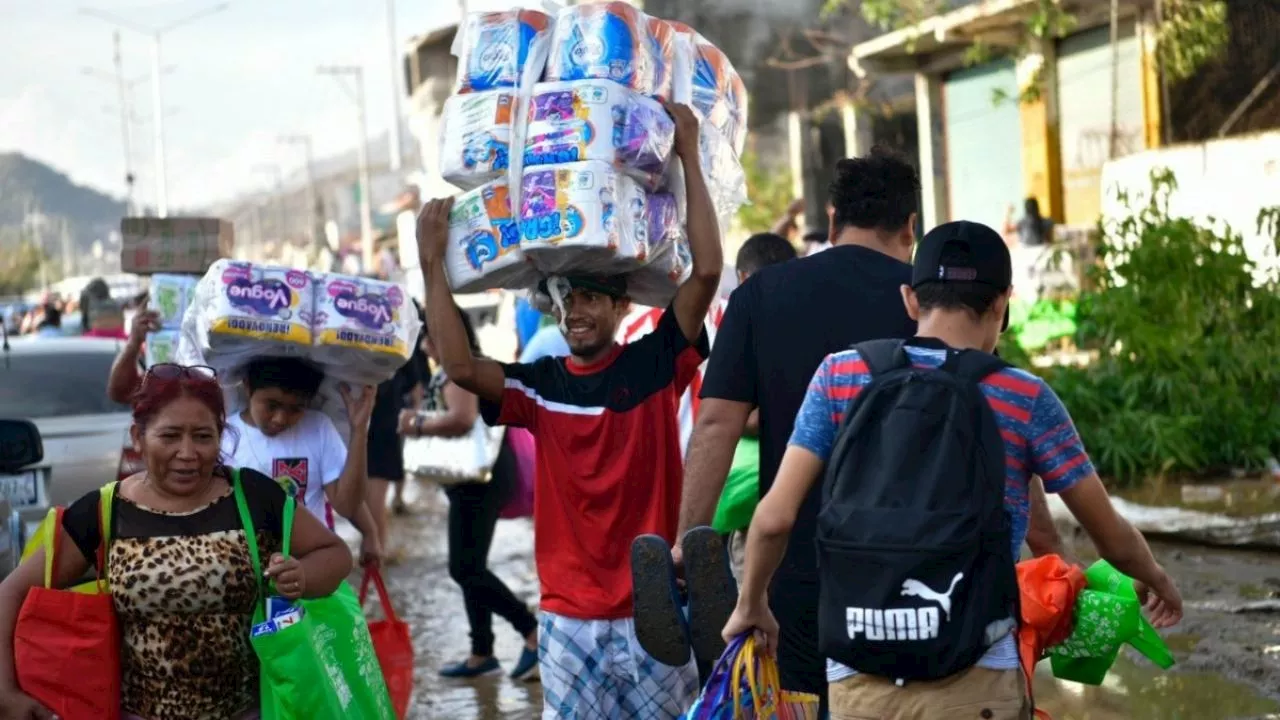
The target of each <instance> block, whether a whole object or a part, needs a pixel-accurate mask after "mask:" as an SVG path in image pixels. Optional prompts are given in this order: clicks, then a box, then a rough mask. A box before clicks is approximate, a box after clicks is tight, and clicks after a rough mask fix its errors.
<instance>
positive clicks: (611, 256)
mask: <svg viewBox="0 0 1280 720" xmlns="http://www.w3.org/2000/svg"><path fill="white" fill-rule="evenodd" d="M647 201H648V192H647V191H646V190H645V189H644V188H643V187H642V186H641V185H640V184H639V183H638V182H636V181H635V180H633V179H632V178H630V177H628V176H626V175H623V174H621V173H619V172H618V171H616V170H614V169H613V167H611V166H610V165H608V164H606V163H602V162H595V161H591V162H580V163H567V164H564V165H555V166H544V167H533V168H529V169H528V170H526V171H525V175H524V201H523V203H522V205H521V207H520V235H521V248H522V249H523V250H524V252H525V253H526V254H527V255H528V256H529V258H530V259H532V260H533V263H534V265H536V266H537V267H538V269H539V270H541V271H542V272H544V273H554V274H566V273H570V272H581V273H618V272H626V271H627V270H630V269H635V268H637V267H639V266H640V265H642V264H643V263H644V260H645V258H646V257H647V255H648V249H649V223H648V216H647V212H646V211H647V207H648V202H647Z"/></svg>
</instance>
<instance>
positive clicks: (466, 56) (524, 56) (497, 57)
mask: <svg viewBox="0 0 1280 720" xmlns="http://www.w3.org/2000/svg"><path fill="white" fill-rule="evenodd" d="M550 25H551V18H550V16H548V15H547V14H546V13H542V12H538V11H537V10H506V11H502V12H487V13H470V14H468V15H467V17H466V20H465V22H464V23H463V26H462V28H460V30H459V32H458V34H457V36H456V39H455V41H454V47H453V54H454V55H456V56H458V82H457V91H458V93H473V92H484V91H486V90H499V89H504V88H520V87H527V86H528V85H530V84H532V83H533V82H536V81H537V79H538V78H539V77H540V76H541V75H542V69H543V66H544V65H545V63H546V58H547V52H548V41H549V40H550V36H551V32H550Z"/></svg>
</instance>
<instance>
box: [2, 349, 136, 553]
mask: <svg viewBox="0 0 1280 720" xmlns="http://www.w3.org/2000/svg"><path fill="white" fill-rule="evenodd" d="M120 345H121V343H120V342H119V341H115V340H106V339H101V338H82V337H77V338H70V337H66V338H64V337H22V338H13V339H11V340H10V342H9V348H8V350H7V351H5V350H0V412H2V413H3V414H4V416H5V417H9V418H21V419H26V420H31V421H32V422H33V423H35V425H36V428H37V429H38V430H39V431H40V435H41V437H42V438H43V444H44V458H43V460H41V461H40V462H39V463H37V464H35V465H34V466H32V468H29V470H32V471H34V472H28V473H26V474H24V475H22V476H20V478H18V479H12V480H7V481H5V485H4V486H3V487H0V491H2V492H3V494H4V495H5V496H6V497H7V499H8V502H9V504H10V505H11V506H12V507H13V508H14V509H16V510H17V511H18V513H19V515H20V517H21V519H22V524H23V526H24V529H25V532H26V537H30V534H31V531H33V530H34V529H35V527H36V526H37V525H38V524H39V522H40V520H41V519H42V518H43V517H44V515H45V513H46V512H47V511H48V508H50V507H52V506H54V505H67V504H69V503H71V502H72V501H74V500H76V499H77V498H79V497H80V496H81V495H84V494H85V493H87V492H89V491H91V490H94V489H96V488H99V487H101V486H102V485H103V484H104V483H107V482H110V481H112V480H116V479H118V478H121V477H127V476H128V475H130V474H132V473H134V472H136V471H137V469H138V468H139V467H140V465H141V463H140V459H139V458H138V456H137V454H136V453H135V452H134V451H133V448H132V447H131V443H130V440H129V426H130V423H131V422H132V417H131V415H130V413H129V408H128V407H127V406H125V405H121V404H119V403H115V402H112V401H111V400H110V399H109V398H107V377H108V376H109V375H110V373H111V363H112V361H113V360H114V359H115V356H116V354H117V353H118V352H119V349H120Z"/></svg>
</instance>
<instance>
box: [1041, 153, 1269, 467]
mask: <svg viewBox="0 0 1280 720" xmlns="http://www.w3.org/2000/svg"><path fill="white" fill-rule="evenodd" d="M1174 187H1176V184H1175V180H1174V178H1173V175H1172V174H1171V173H1169V172H1168V171H1167V170H1166V171H1161V172H1153V173H1152V188H1153V191H1152V194H1151V197H1150V199H1149V200H1148V201H1147V202H1146V204H1145V205H1144V206H1141V207H1134V205H1133V203H1131V202H1130V200H1129V199H1128V198H1122V200H1124V201H1125V202H1126V203H1129V207H1130V209H1131V211H1132V214H1131V215H1130V216H1129V217H1127V218H1125V219H1123V220H1121V221H1119V222H1117V223H1115V224H1114V225H1111V226H1108V227H1104V228H1102V230H1103V233H1102V239H1101V241H1100V246H1099V248H1098V254H1099V258H1100V260H1101V263H1100V265H1099V267H1096V268H1094V269H1093V270H1092V274H1093V278H1092V280H1093V282H1094V283H1095V285H1094V287H1095V288H1096V289H1095V290H1094V291H1092V292H1089V293H1085V294H1083V295H1082V296H1081V297H1080V305H1079V306H1080V310H1079V318H1078V320H1079V330H1078V333H1077V342H1078V344H1079V345H1080V346H1081V347H1084V348H1092V349H1095V350H1096V351H1097V352H1098V353H1099V357H1098V359H1097V360H1096V361H1095V362H1094V363H1092V364H1090V365H1088V366H1086V367H1058V368H1053V369H1051V370H1049V371H1047V372H1045V373H1044V374H1045V376H1046V379H1047V380H1049V382H1050V384H1051V385H1052V386H1053V388H1054V389H1055V390H1056V391H1057V393H1058V395H1059V396H1061V398H1062V400H1063V402H1064V403H1065V404H1066V406H1067V407H1068V408H1069V409H1070V411H1071V414H1072V416H1073V417H1074V418H1075V421H1076V424H1077V426H1078V427H1079V429H1080V433H1081V436H1082V437H1083V439H1084V441H1085V445H1086V447H1088V449H1089V451H1090V455H1091V456H1092V458H1093V460H1094V462H1095V464H1096V465H1097V466H1098V469H1099V471H1100V472H1101V473H1102V474H1104V475H1106V476H1108V477H1110V478H1113V479H1115V480H1118V481H1120V482H1122V483H1131V482H1134V481H1139V480H1142V479H1144V478H1146V477H1150V476H1155V475H1166V474H1186V473H1202V472H1222V471H1225V470H1227V469H1230V468H1237V467H1242V468H1249V469H1256V468H1259V467H1261V466H1262V465H1263V464H1264V463H1265V461H1266V459H1267V458H1268V457H1270V456H1273V455H1276V454H1277V451H1280V362H1277V361H1276V358H1278V357H1280V281H1277V279H1276V277H1275V274H1274V273H1272V274H1271V276H1270V277H1266V278H1264V279H1263V280H1262V282H1258V278H1257V277H1255V270H1256V268H1255V264H1254V262H1253V261H1251V260H1250V259H1249V258H1248V257H1247V256H1246V254H1245V250H1244V243H1243V240H1242V238H1241V236H1240V235H1239V234H1238V233H1236V232H1234V231H1232V230H1231V229H1230V228H1227V227H1225V226H1224V225H1221V224H1217V223H1211V224H1209V225H1207V226H1206V225H1198V224H1196V223H1194V222H1193V221H1191V220H1189V219H1187V218H1183V217H1172V216H1170V214H1169V210H1168V199H1169V194H1170V193H1171V191H1172V190H1173V189H1174ZM1278 218H1280V209H1270V210H1266V211H1264V212H1263V213H1262V215H1261V217H1260V219H1259V220H1260V227H1261V226H1263V225H1264V224H1265V225H1266V226H1267V227H1269V228H1270V229H1271V230H1272V231H1274V230H1276V229H1277V227H1278V226H1280V223H1277V219H1278ZM1274 237H1275V238H1276V239H1275V245H1276V251H1277V252H1280V234H1274ZM1108 268H1109V269H1108Z"/></svg>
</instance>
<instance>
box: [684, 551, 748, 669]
mask: <svg viewBox="0 0 1280 720" xmlns="http://www.w3.org/2000/svg"><path fill="white" fill-rule="evenodd" d="M680 546H681V548H683V549H684V581H685V586H686V587H687V588H688V590H689V644H690V645H691V646H692V647H693V654H694V657H696V658H697V659H698V663H699V664H700V665H714V664H715V662H716V660H718V659H719V658H720V654H721V653H723V652H724V649H725V644H724V639H723V638H722V637H721V636H720V631H721V630H723V629H724V626H725V623H727V622H729V616H730V615H732V614H733V608H734V606H735V605H737V604H738V585H737V583H736V582H735V581H734V579H733V569H732V568H731V567H730V564H729V550H728V548H726V547H725V543H724V538H722V537H720V535H719V534H718V533H717V532H716V531H715V530H712V529H711V528H709V527H696V528H694V529H692V530H690V531H689V532H687V533H685V534H684V541H683V542H681V543H680Z"/></svg>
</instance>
